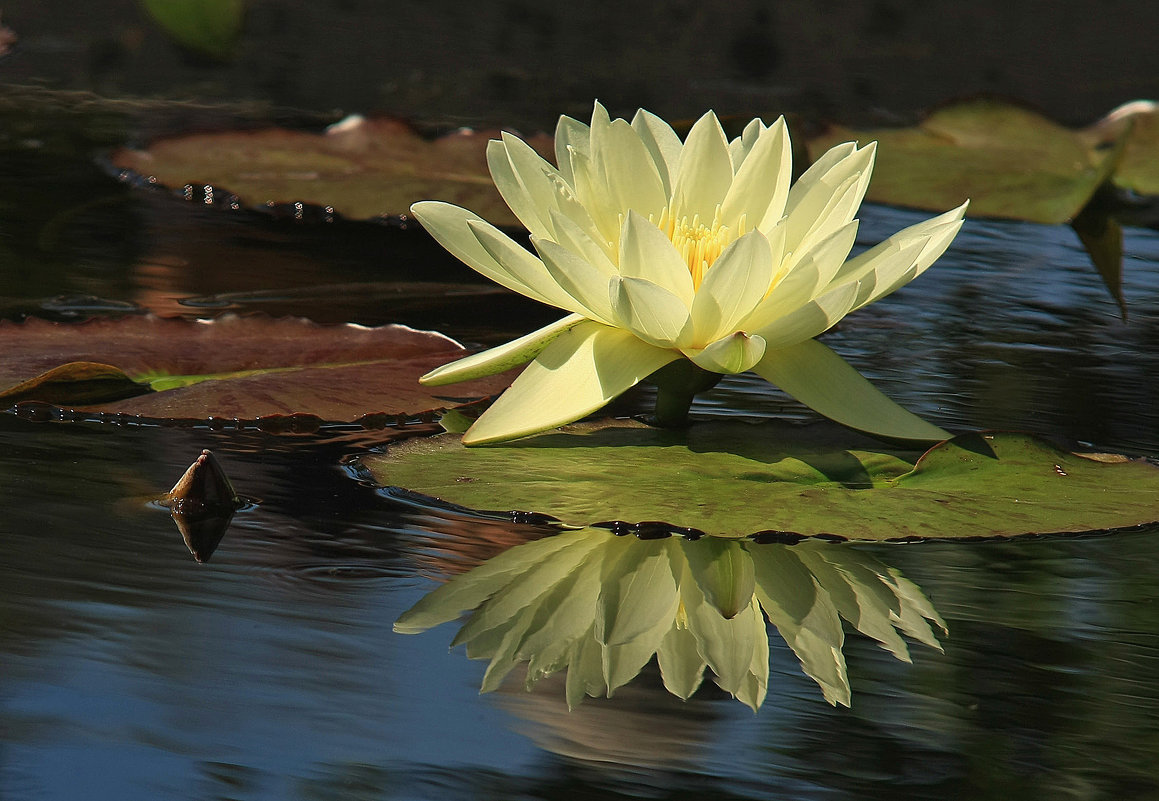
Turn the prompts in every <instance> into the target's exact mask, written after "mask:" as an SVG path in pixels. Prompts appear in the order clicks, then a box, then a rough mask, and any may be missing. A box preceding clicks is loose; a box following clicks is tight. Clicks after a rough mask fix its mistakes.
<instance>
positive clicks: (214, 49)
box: [141, 0, 245, 60]
mask: <svg viewBox="0 0 1159 801" xmlns="http://www.w3.org/2000/svg"><path fill="white" fill-rule="evenodd" d="M141 4H142V5H143V6H144V7H145V10H146V11H147V12H148V13H149V16H151V17H152V18H153V20H154V21H155V22H156V23H157V24H158V25H160V26H161V28H162V29H163V30H164V31H165V32H166V33H168V34H169V35H170V36H171V37H173V40H174V41H175V42H177V43H178V44H180V45H181V46H182V47H186V48H188V49H190V50H192V51H194V52H196V53H200V54H202V55H205V56H209V57H210V58H215V59H219V60H225V59H227V58H229V56H230V55H231V54H232V53H233V48H234V45H235V44H236V43H237V38H238V36H239V35H240V34H241V29H242V22H243V21H244V18H245V0H141Z"/></svg>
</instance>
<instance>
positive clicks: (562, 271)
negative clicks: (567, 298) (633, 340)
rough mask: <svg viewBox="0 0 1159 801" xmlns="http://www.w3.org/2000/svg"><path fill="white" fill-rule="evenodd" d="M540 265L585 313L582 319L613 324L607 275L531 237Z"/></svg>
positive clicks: (561, 250)
mask: <svg viewBox="0 0 1159 801" xmlns="http://www.w3.org/2000/svg"><path fill="white" fill-rule="evenodd" d="M531 244H533V245H535V249H536V250H537V251H539V255H540V256H541V257H542V258H543V264H544V266H545V267H546V268H547V270H548V272H549V273H550V274H551V276H552V277H553V278H554V279H555V281H556V283H558V284H559V286H560V287H561V288H562V289H563V291H565V292H567V293H568V294H569V295H571V296H572V297H573V298H575V299H576V301H578V302H579V303H580V304H581V305H582V306H583V308H584V309H585V310H586V313H584V316H585V317H589V318H591V319H593V320H597V321H599V322H602V323H605V324H607V325H613V319H614V315H613V314H612V301H611V295H610V291H609V287H608V281H609V279H610V277H611V276H610V273H608V272H603V271H601V270H599V269H597V268H596V267H593V266H592V265H591V263H589V262H588V261H587V260H585V259H583V258H581V257H580V256H577V255H576V254H575V253H572V252H571V251H570V250H568V249H567V248H565V247H563V246H561V245H559V244H558V243H556V242H552V241H551V240H550V239H538V238H536V237H532V238H531Z"/></svg>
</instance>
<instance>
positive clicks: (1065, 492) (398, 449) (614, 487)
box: [361, 420, 1159, 541]
mask: <svg viewBox="0 0 1159 801" xmlns="http://www.w3.org/2000/svg"><path fill="white" fill-rule="evenodd" d="M361 461H362V464H363V466H364V467H365V468H366V470H367V471H369V473H370V474H371V475H372V476H373V478H374V480H375V481H376V482H377V483H379V484H380V485H382V486H386V487H400V488H405V490H407V491H410V492H414V493H419V494H421V495H424V496H428V497H431V498H436V499H439V500H441V501H443V502H446V503H450V504H455V505H458V506H463V507H468V508H472V509H480V510H504V511H508V510H517V511H522V512H536V513H541V514H546V515H549V516H551V517H553V518H556V519H558V520H560V521H562V522H563V523H564V524H567V525H572V526H588V525H607V526H611V527H612V528H616V529H619V530H631V529H633V528H636V529H639V528H644V529H648V528H653V527H655V526H657V525H659V527H660V528H662V529H663V528H668V529H694V530H696V531H700V532H703V533H707V534H710V535H715V536H726V537H736V536H745V535H749V534H754V533H761V532H769V534H770V536H771V535H772V534H773V533H776V534H779V535H781V538H783V539H786V540H790V541H791V540H794V539H796V538H798V537H831V538H840V539H848V540H868V541H904V540H912V539H972V538H993V537H1013V536H1019V535H1026V534H1046V533H1080V532H1089V531H1102V530H1108V529H1119V528H1127V527H1133V526H1139V525H1143V524H1147V523H1152V522H1155V521H1157V520H1159V468H1157V467H1155V466H1154V465H1152V464H1150V463H1148V462H1146V461H1143V460H1129V459H1126V458H1124V457H1112V456H1105V457H1097V458H1096V457H1092V456H1083V455H1078V454H1074V453H1068V452H1066V451H1063V450H1060V449H1058V448H1056V447H1054V446H1052V445H1050V444H1048V443H1046V442H1044V441H1041V440H1038V439H1035V438H1034V437H1031V436H1029V435H1025V434H967V435H963V436H959V437H955V438H954V439H952V440H948V441H947V442H944V443H941V444H939V445H937V446H935V447H934V448H932V449H931V450H929V451H928V452H926V453H925V454H922V453H921V452H916V451H904V450H894V449H890V448H885V447H883V446H881V445H880V444H879V443H875V442H873V441H872V440H868V439H865V438H862V437H859V436H858V435H854V434H849V433H847V432H845V431H843V430H841V429H838V428H837V427H836V426H829V425H818V426H810V427H804V428H802V427H798V426H792V425H789V424H786V423H781V422H777V421H770V422H765V423H760V424H750V423H743V422H737V421H722V422H712V423H700V424H696V425H694V426H692V427H691V428H689V429H687V430H685V431H678V432H673V431H663V430H656V429H652V428H649V427H647V426H644V425H643V424H640V423H636V422H633V421H623V420H613V421H601V422H596V423H587V424H580V425H574V426H568V427H566V428H564V429H561V430H559V431H557V432H554V433H549V434H543V435H540V436H537V437H532V438H530V439H525V440H520V441H518V442H515V443H512V444H510V445H506V446H503V447H494V448H465V447H463V445H462V444H461V442H460V437H459V436H458V435H454V434H445V435H441V436H437V437H433V438H429V439H422V440H410V441H408V442H405V443H400V444H397V445H394V446H391V447H390V448H389V450H388V451H387V452H386V453H385V454H374V455H370V456H366V457H363V458H362V460H361Z"/></svg>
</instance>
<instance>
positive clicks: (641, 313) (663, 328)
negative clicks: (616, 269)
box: [609, 276, 692, 348]
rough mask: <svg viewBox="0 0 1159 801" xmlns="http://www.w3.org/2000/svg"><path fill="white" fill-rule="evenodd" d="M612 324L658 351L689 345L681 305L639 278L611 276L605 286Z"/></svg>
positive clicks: (685, 310)
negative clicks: (613, 321)
mask: <svg viewBox="0 0 1159 801" xmlns="http://www.w3.org/2000/svg"><path fill="white" fill-rule="evenodd" d="M609 289H610V295H611V301H612V313H613V314H614V315H615V318H616V323H617V324H618V325H620V326H621V327H623V328H627V329H628V330H629V331H631V332H632V333H633V334H635V335H636V336H637V337H639V338H640V339H642V340H644V341H645V342H649V343H651V344H653V345H655V346H657V347H660V348H680V347H685V346H687V345H689V344H691V340H692V321H691V320H690V319H689V316H688V307H687V306H685V305H684V301H682V300H681V299H680V298H678V297H676V296H675V295H673V294H672V293H671V292H669V291H668V290H667V289H665V288H664V287H662V286H658V285H657V284H653V283H652V282H651V281H645V280H644V279H642V278H620V277H618V276H613V277H612V280H611V284H610V285H609Z"/></svg>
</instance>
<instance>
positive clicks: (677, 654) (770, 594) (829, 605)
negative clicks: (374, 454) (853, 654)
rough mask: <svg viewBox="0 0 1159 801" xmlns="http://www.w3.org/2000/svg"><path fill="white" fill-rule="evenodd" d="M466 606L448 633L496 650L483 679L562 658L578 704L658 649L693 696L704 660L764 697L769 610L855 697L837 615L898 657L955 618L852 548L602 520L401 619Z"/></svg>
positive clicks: (444, 614)
mask: <svg viewBox="0 0 1159 801" xmlns="http://www.w3.org/2000/svg"><path fill="white" fill-rule="evenodd" d="M467 611H470V615H469V616H468V618H467V620H466V622H465V623H464V624H463V626H462V628H460V630H459V632H458V634H457V635H456V636H455V639H454V641H453V643H452V645H465V646H466V650H467V655H468V656H469V657H470V658H472V659H486V660H488V662H489V664H488V667H487V670H486V673H485V674H484V677H483V687H482V689H483V691H484V692H489V691H492V690H495V689H498V688H499V686H500V684H501V683H502V681H503V679H504V678H505V677H506V676H507V675H508V674H509V673H510V672H511V671H512V670H513V669H514V668H515V667H516V666H517V665H519V664H521V663H524V662H526V663H527V677H526V686H527V688H528V689H530V688H531V687H532V686H533V685H534V684H535V683H536V682H537V681H538V680H540V679H542V678H544V677H546V676H550V675H551V674H553V673H555V672H557V671H561V670H564V669H566V671H567V679H566V696H567V702H568V705H569V707H572V708H574V707H575V706H576V705H577V704H578V703H579V702H580V701H582V700H583V698H584V696H585V695H590V696H593V697H599V696H603V695H608V696H610V695H612V694H613V693H614V692H615V691H616V690H617V688H619V687H622V686H623V685H625V684H627V683H628V682H629V681H631V680H632V679H633V678H634V677H635V676H636V675H637V674H638V673H639V672H640V671H641V670H642V669H643V668H644V667H645V666H646V665H647V664H648V663H649V662H650V661H651V659H652V657H653V656H655V657H656V660H657V663H658V665H659V668H660V674H661V677H662V679H663V682H664V686H665V687H666V688H667V689H668V690H669V692H671V693H673V694H674V695H677V696H679V697H681V698H688V697H690V696H691V695H692V694H693V693H694V692H696V690H697V688H698V687H700V685H701V683H702V681H703V678H704V674H705V669H706V668H708V669H709V670H711V672H712V678H713V681H715V682H716V684H717V685H718V686H720V688H721V689H723V690H724V691H726V692H728V693H730V694H731V695H733V696H734V697H736V698H737V699H739V700H740V701H742V702H743V703H745V704H747V705H748V706H750V707H752V708H753V709H754V710H755V709H757V708H759V707H760V705H761V703H762V702H763V701H764V699H765V695H766V691H767V687H768V677H769V640H768V629H767V627H766V625H765V619H766V618H767V619H768V621H769V622H771V623H772V624H773V626H774V627H775V628H776V629H777V631H778V632H779V634H780V636H781V637H782V638H783V639H784V640H785V642H786V643H787V644H788V645H789V647H790V648H791V649H792V651H793V652H794V653H795V654H796V656H797V658H798V659H799V660H800V662H801V666H802V668H803V669H804V671H805V673H806V674H807V675H808V676H809V677H810V678H812V679H813V680H814V681H815V682H817V684H818V685H819V686H820V687H821V691H822V693H823V694H824V696H825V699H826V700H827V701H829V703H831V704H838V703H840V704H844V705H846V706H848V705H849V703H850V687H849V680H848V677H847V674H846V668H845V659H844V656H843V654H842V645H843V643H844V631H843V628H842V623H841V620H842V619H844V620H846V621H848V622H849V623H850V624H851V625H853V626H854V628H856V629H857V630H858V631H860V632H861V633H862V634H864V635H866V636H868V637H872V638H873V639H875V640H877V641H878V642H879V643H880V644H881V645H882V646H883V647H884V648H885V649H887V650H888V651H890V652H891V653H893V654H894V656H896V657H897V658H898V659H901V660H903V661H909V651H908V648H907V646H906V643H905V641H904V640H903V639H902V637H901V634H907V635H909V636H910V637H912V638H913V639H915V640H917V641H919V642H922V643H925V644H926V645H929V646H930V647H932V648H937V649H938V650H941V647H940V645H939V643H938V638H937V635H936V633H935V627H936V628H938V629H941V630H942V632H943V633H944V632H945V631H946V628H945V623H944V622H943V621H942V619H941V618H940V617H939V616H938V613H937V612H936V611H935V610H934V608H933V607H932V606H931V604H930V602H929V600H928V599H927V598H926V597H925V596H924V595H923V594H922V593H921V591H920V590H919V589H918V587H917V586H916V585H914V584H913V583H912V582H910V581H909V580H907V579H905V578H904V577H902V576H901V575H900V574H899V573H898V572H897V571H896V570H893V569H892V568H889V567H887V566H886V565H884V564H882V563H881V562H880V561H878V560H877V559H875V558H874V557H872V556H870V555H868V554H866V553H865V552H863V551H860V550H857V549H856V548H851V547H848V546H837V545H833V544H830V543H825V542H819V541H805V542H802V543H800V544H797V545H794V546H788V545H781V544H758V543H756V542H754V541H752V540H737V539H716V538H702V539H699V540H687V539H683V538H680V537H667V538H663V539H646V540H641V539H638V538H636V537H632V536H616V535H614V534H611V533H609V532H607V531H605V530H602V529H583V530H580V531H573V532H567V533H563V534H559V535H557V536H554V537H548V538H546V539H542V540H537V541H535V542H530V543H527V544H524V545H519V546H517V547H515V548H512V549H510V550H508V551H506V552H504V553H502V554H500V555H498V556H496V557H494V558H492V559H490V560H488V561H487V562H484V563H483V564H481V565H479V566H478V567H476V568H474V569H473V570H470V571H468V572H467V573H464V574H462V575H459V576H456V577H455V578H453V579H451V580H450V581H449V582H448V583H447V584H445V585H443V586H441V587H439V588H438V589H436V590H434V591H433V592H431V593H430V594H428V595H427V596H426V597H424V598H423V599H422V600H420V601H419V602H418V603H417V604H415V606H414V607H412V608H411V609H410V610H409V611H407V612H406V613H404V614H403V615H402V617H400V618H399V620H398V622H397V623H396V624H395V631H398V632H401V633H407V634H414V633H418V632H421V631H425V630H427V629H429V628H431V627H433V626H437V625H439V624H441V623H446V622H449V621H451V620H455V619H457V618H458V617H459V616H460V615H462V614H463V613H464V612H467ZM762 613H763V614H762ZM931 624H933V625H932V626H931Z"/></svg>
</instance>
